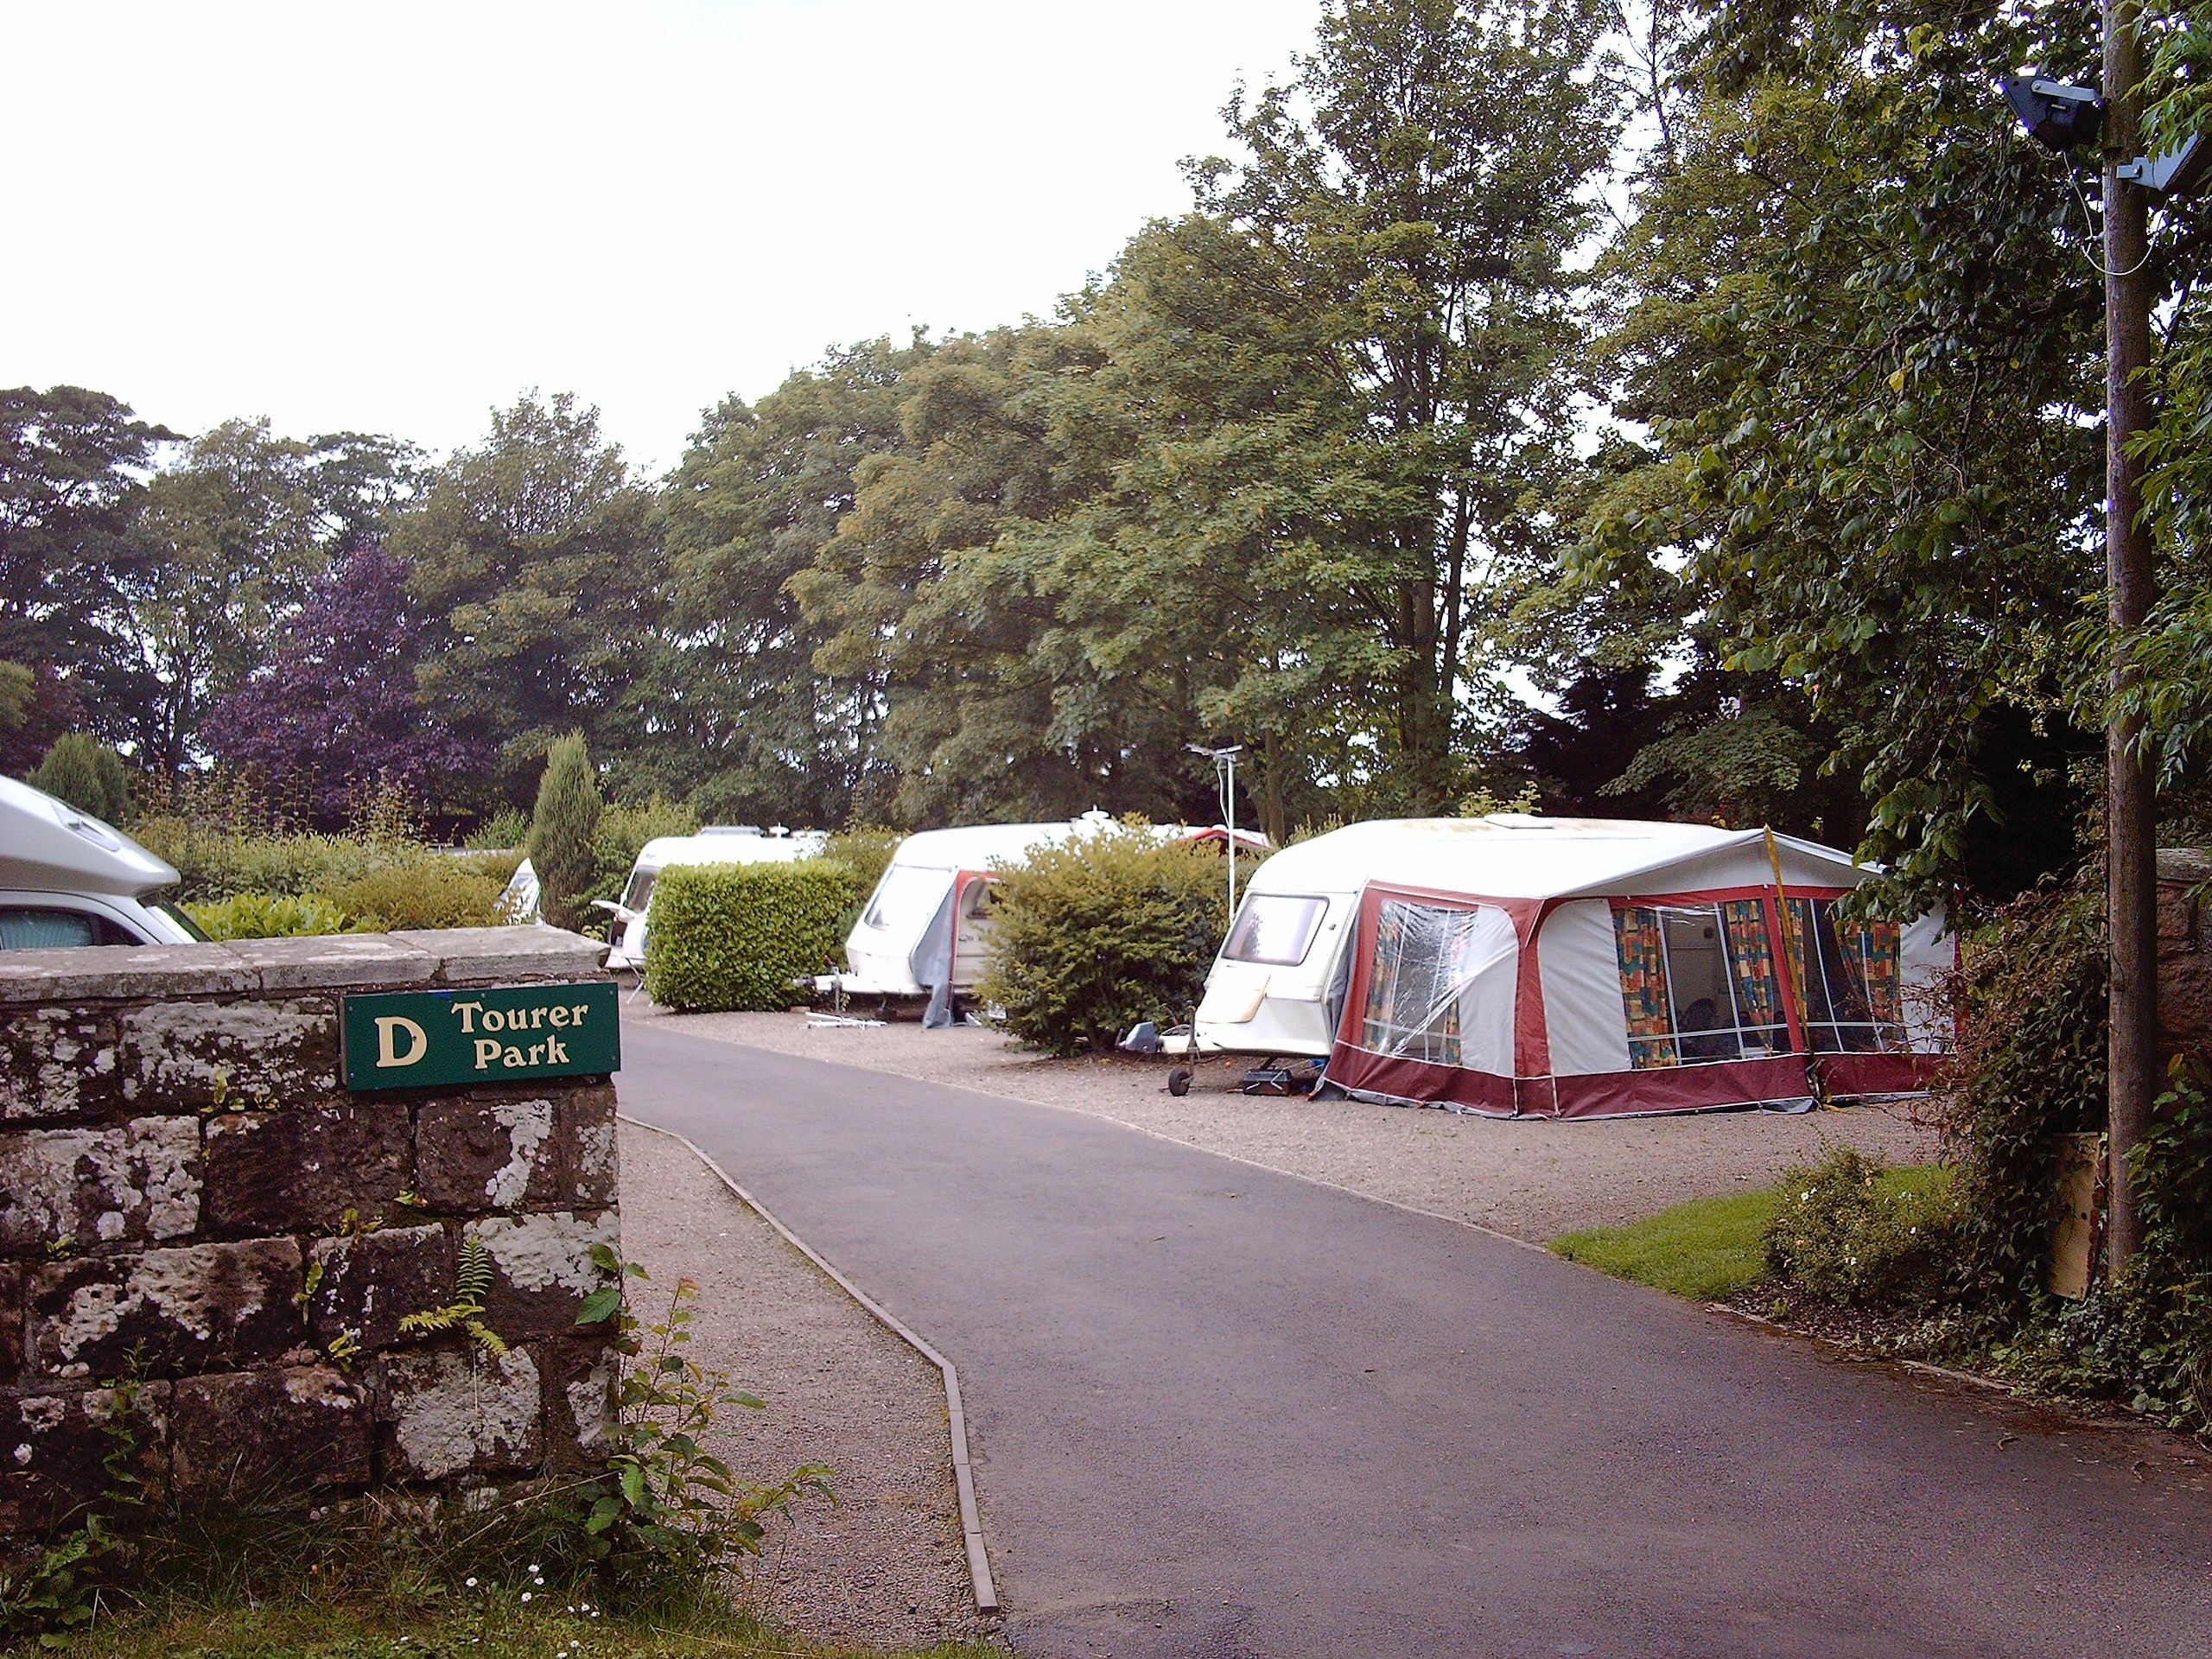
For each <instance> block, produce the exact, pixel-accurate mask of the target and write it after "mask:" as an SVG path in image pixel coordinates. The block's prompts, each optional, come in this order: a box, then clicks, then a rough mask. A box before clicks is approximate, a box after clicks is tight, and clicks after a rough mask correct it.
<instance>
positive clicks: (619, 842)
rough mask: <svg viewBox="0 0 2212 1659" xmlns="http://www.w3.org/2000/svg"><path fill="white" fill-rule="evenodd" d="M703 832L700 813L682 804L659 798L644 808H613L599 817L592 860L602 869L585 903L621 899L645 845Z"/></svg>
mask: <svg viewBox="0 0 2212 1659" xmlns="http://www.w3.org/2000/svg"><path fill="white" fill-rule="evenodd" d="M698 830H699V814H698V813H697V811H696V810H694V809H693V808H691V807H690V806H688V805H685V804H682V803H679V802H674V801H669V800H664V799H663V798H661V797H660V796H658V795H655V796H654V797H653V798H652V799H651V800H649V801H647V802H646V803H645V804H644V805H643V806H637V805H628V806H610V807H608V808H607V810H605V811H603V812H601V814H600V815H599V829H598V830H597V831H596V832H595V833H594V835H593V836H592V838H591V844H592V858H593V861H594V866H595V868H597V870H598V874H597V876H596V878H595V879H594V880H593V882H592V886H591V891H590V892H589V893H586V894H585V895H584V899H585V901H586V902H587V903H588V902H590V901H591V900H592V899H619V898H620V897H621V896H622V889H623V887H626V885H627V884H628V882H629V880H630V871H631V869H632V868H633V867H634V866H635V865H636V864H637V861H638V855H639V852H641V851H643V850H644V848H645V843H646V842H649V841H653V840H656V839H658V837H660V836H690V835H696V834H697V833H698Z"/></svg>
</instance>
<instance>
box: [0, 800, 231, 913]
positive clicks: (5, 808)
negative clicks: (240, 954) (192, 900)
mask: <svg viewBox="0 0 2212 1659" xmlns="http://www.w3.org/2000/svg"><path fill="white" fill-rule="evenodd" d="M176 881H177V873H176V871H175V869H174V868H171V867H170V866H169V865H168V864H167V863H166V862H164V861H162V860H161V859H158V858H156V857H155V856H154V855H152V854H151V853H149V852H148V851H147V850H146V849H144V848H143V847H141V846H140V845H139V844H138V843H137V842H135V841H133V840H131V839H130V836H126V835H124V833H123V832H122V831H121V830H119V829H113V828H111V827H110V826H109V825H107V824H105V823H101V822H100V821H99V819H98V818H95V817H90V816H89V815H87V814H86V813H83V812H79V811H78V810H77V809H76V808H75V807H73V806H71V805H69V804H67V802H66V801H60V800H57V799H55V798H54V797H53V796H51V795H48V794H47V793H45V792H44V791H41V790H36V789H33V788H32V787H31V786H30V785H29V784H23V783H18V782H17V781H16V779H13V778H0V950H53V949H57V948H60V947H63V946H68V945H86V944H190V943H192V942H193V941H194V940H195V939H200V938H206V937H207V936H206V935H205V934H203V933H201V932H200V930H199V929H198V928H196V927H194V925H192V923H191V921H190V920H189V918H187V917H186V916H185V914H184V912H182V911H181V910H179V909H177V908H176V906H174V905H172V904H169V903H168V902H166V901H164V900H162V899H157V898H156V897H155V895H156V893H159V892H160V891H161V890H162V888H163V887H175V885H176Z"/></svg>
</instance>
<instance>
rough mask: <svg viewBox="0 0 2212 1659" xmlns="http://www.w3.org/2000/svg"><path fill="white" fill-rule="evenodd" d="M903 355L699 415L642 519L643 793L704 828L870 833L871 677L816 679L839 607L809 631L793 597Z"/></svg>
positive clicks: (878, 800) (878, 679)
mask: <svg viewBox="0 0 2212 1659" xmlns="http://www.w3.org/2000/svg"><path fill="white" fill-rule="evenodd" d="M929 355H930V347H929V346H927V345H926V344H925V342H923V341H922V340H914V341H912V342H911V343H909V344H907V345H905V346H893V344H892V343H891V342H890V341H889V340H871V341H867V342H864V343H862V344H861V345H858V346H852V347H850V348H849V349H845V350H842V351H836V352H832V353H829V355H828V356H827V357H825V358H824V359H823V361H822V363H821V364H819V365H817V366H816V367H814V368H811V369H807V370H804V371H802V372H798V373H796V374H794V375H792V376H791V378H789V379H787V380H786V381H785V383H784V384H783V385H781V386H779V388H777V390H776V391H773V392H771V393H770V394H769V395H768V396H767V397H764V398H762V399H761V400H760V403H759V404H758V405H757V406H753V407H748V406H747V405H746V404H744V403H743V402H741V400H739V399H737V398H734V397H732V398H729V399H728V400H726V401H725V402H724V403H723V404H721V407H719V408H718V409H716V410H714V411H713V413H712V414H710V415H709V416H708V418H707V421H706V423H705V425H704V426H703V427H702V429H701V431H700V432H699V434H698V435H697V436H696V438H695V439H694V440H693V442H692V444H691V447H690V449H689V450H687V451H686V453H685V454H684V457H683V462H682V464H681V465H680V466H679V467H677V470H676V473H675V474H674V475H673V476H672V477H671V479H670V480H669V482H668V486H667V487H666V489H665V490H664V493H663V494H662V496H661V498H660V499H659V501H658V504H657V505H656V508H655V526H656V529H657V531H658V534H659V536H660V537H662V538H663V542H664V546H665V549H666V555H667V559H668V570H669V579H670V589H669V613H668V622H667V626H666V628H665V630H664V639H663V641H662V645H661V649H660V650H659V651H658V653H657V654H656V656H655V658H654V659H653V663H652V681H653V698H652V720H651V722H650V735H649V737H648V739H647V741H646V745H645V755H646V759H645V763H644V764H645V769H646V770H645V779H644V781H645V783H647V784H649V785H652V786H653V787H658V788H660V789H663V790H664V791H667V792H668V793H670V794H671V795H677V796H683V797H688V798H690V799H691V800H693V801H694V802H696V804H698V806H699V807H700V809H701V810H702V811H704V812H707V813H709V814H710V815H712V816H715V817H735V818H754V819H759V820H761V821H764V822H765V821H766V820H767V819H770V818H775V817H781V818H785V819H788V820H789V821H790V822H791V823H804V824H825V825H834V824H841V823H846V822H848V821H849V820H854V819H859V820H861V821H872V820H873V819H874V818H876V817H880V815H881V814H882V813H883V812H884V811H885V810H887V806H888V803H889V798H890V796H891V793H892V788H893V785H892V782H891V780H890V779H889V778H888V777H887V769H886V766H885V763H884V762H883V761H882V760H881V759H880V756H879V753H878V750H877V743H876V734H877V732H878V729H879V728H880V724H881V721H882V714H883V677H882V674H881V672H880V670H879V668H878V667H877V665H876V664H874V663H872V662H870V661H868V660H867V653H865V652H863V653H861V659H862V660H861V665H860V666H858V667H855V668H854V669H852V670H851V671H843V669H842V664H839V665H837V666H836V667H835V668H833V670H832V671H821V670H817V667H816V665H815V655H816V653H817V652H818V651H820V650H821V649H822V648H823V646H824V645H826V644H827V643H828V642H829V638H830V637H831V635H832V634H833V633H834V632H836V629H837V627H838V626H840V621H839V619H840V618H841V617H842V614H843V609H844V607H843V605H842V601H841V600H838V601H836V602H832V601H833V596H830V595H825V596H824V597H823V600H822V601H818V602H817V605H816V607H814V612H813V614H812V615H809V614H808V613H806V612H805V611H804V610H803V609H802V607H801V605H800V602H799V599H798V594H796V593H795V592H794V588H795V585H796V584H797V583H798V582H799V580H800V579H801V578H802V577H803V576H804V573H806V572H807V571H809V570H810V569H813V567H814V565H815V563H816V561H817V559H818V558H820V556H821V555H822V552H823V548H824V547H826V546H827V545H828V544H829V541H830V538H831V537H834V536H835V535H836V531H837V526H838V524H839V522H840V521H841V520H842V518H844V516H845V515H846V514H847V513H848V512H850V511H851V509H852V505H853V499H854V494H855V490H856V488H857V485H856V482H855V472H856V471H857V470H858V469H859V468H860V467H861V466H862V465H863V464H864V463H866V462H868V461H869V459H870V458H871V457H874V456H878V455H883V454H888V453H890V452H892V451H893V450H894V449H896V448H898V447H899V442H900V429H899V404H900V403H901V402H902V401H903V399H904V398H905V397H906V388H905V386H904V384H903V383H904V377H905V376H906V374H907V373H909V372H912V370H913V369H914V368H915V367H917V366H918V365H920V364H921V363H923V362H925V361H926V360H927V359H928V357H929Z"/></svg>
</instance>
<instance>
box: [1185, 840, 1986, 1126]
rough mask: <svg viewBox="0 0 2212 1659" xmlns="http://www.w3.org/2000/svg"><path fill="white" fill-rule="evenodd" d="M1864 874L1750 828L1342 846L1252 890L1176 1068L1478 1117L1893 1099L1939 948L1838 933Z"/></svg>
mask: <svg viewBox="0 0 2212 1659" xmlns="http://www.w3.org/2000/svg"><path fill="white" fill-rule="evenodd" d="M1874 874H1877V872H1876V871H1875V870H1874V869H1872V868H1869V867H1867V866H1864V865H1859V864H1856V863H1854V862H1853V860H1852V858H1851V856H1850V855H1848V854H1847V853H1843V852H1840V851H1838V850H1837V849H1834V848H1832V847H1823V846H1821V845H1819V844H1818V843H1816V842H1808V841H1801V840H1798V839H1796V837H1794V836H1778V835H1774V834H1772V833H1770V832H1769V831H1766V830H1763V829H1750V830H1728V829H1714V828H1712V827H1710V826H1708V825H1704V824H1684V823H1642V822H1635V821H1629V820H1614V819H1580V818H1541V817H1530V816H1527V815H1524V814H1519V813H1498V814H1495V815H1493V816H1491V817H1487V818H1475V819H1417V820H1402V821H1395V822H1380V823H1359V824H1352V825H1349V826H1347V827H1346V828H1344V829H1338V830H1335V831H1333V832H1332V833H1331V834H1328V835H1325V836H1316V837H1315V838H1314V839H1313V840H1312V841H1309V842H1303V843H1301V844H1300V845H1298V846H1294V847H1291V848H1288V849H1285V850H1284V851H1282V852H1281V853H1278V854H1276V855H1275V856H1274V858H1272V859H1270V860H1269V861H1268V863H1267V864H1266V865H1264V866H1263V867H1262V868H1261V869H1260V870H1259V871H1258V872H1257V874H1255V877H1254V879H1253V881H1252V884H1251V886H1250V887H1249V889H1248V890H1247V893H1246V896H1245V899H1244V901H1243V904H1242V905H1241V906H1239V908H1238V912H1237V916H1236V921H1235V923H1234V925H1232V926H1231V928H1230V933H1229V937H1228V938H1227V939H1226V940H1225V941H1224V944H1223V947H1222V951H1221V954H1220V956H1219V957H1218V958H1217V960H1216V962H1215V963H1214V967H1213V969H1212V972H1211V974H1210V975H1209V976H1208V978H1207V982H1206V994H1205V1000H1204V1001H1202V1002H1201V1003H1200V1004H1199V1007H1198V1017H1197V1020H1196V1021H1195V1022H1194V1024H1195V1029H1194V1032H1193V1046H1195V1048H1196V1049H1197V1050H1198V1052H1216V1053H1242V1054H1258V1055H1268V1056H1282V1057H1289V1056H1294V1055H1302V1056H1308V1057H1319V1056H1324V1055H1325V1056H1326V1057H1327V1062H1328V1063H1327V1068H1326V1072H1325V1076H1326V1078H1327V1080H1328V1081H1329V1082H1330V1083H1332V1084H1335V1085H1336V1086H1337V1087H1338V1088H1340V1089H1343V1090H1346V1091H1348V1092H1350V1093H1352V1094H1355V1095H1358V1096H1362V1097H1364V1098H1371V1099H1383V1100H1394V1101H1400V1102H1405V1103H1427V1104H1448V1105H1452V1106H1454V1107H1456V1108H1458V1109H1464V1110H1470V1111H1478V1112H1486V1113H1496V1114H1499V1115H1515V1114H1519V1113H1524V1112H1543V1113H1546V1114H1549V1115H1556V1116H1614V1115H1619V1114H1624V1113H1635V1112H1646V1111H1700V1110H1712V1109H1719V1108H1725V1107H1728V1106H1732V1105H1745V1104H1756V1103H1802V1102H1803V1101H1805V1100H1808V1099H1810V1098H1815V1097H1826V1096H1859V1095H1870V1094H1883V1095H1887V1094H1907V1093H1912V1092H1915V1091H1916V1090H1920V1089H1922V1088H1924V1087H1925V1086H1926V1079H1927V1077H1928V1076H1929V1073H1930V1068H1931V1066H1932V1065H1933V1057H1934V1056H1935V1055H1936V1054H1937V1053H1938V1052H1941V1050H1942V1047H1943V1046H1944V1044H1945V1042H1946V1041H1947V1040H1948V1032H1947V1029H1946V1027H1945V1022H1944V1021H1943V1020H1942V1018H1941V1016H1940V1014H1938V1013H1937V1011H1936V1009H1935V1007H1934V1002H1933V999H1932V995H1931V993H1930V988H1931V987H1932V985H1933V984H1934V983H1935V982H1936V979H1937V977H1938V976H1940V975H1941V973H1942V970H1943V969H1944V967H1945V966H1946V965H1947V964H1948V963H1949V961H1950V960H1951V959H1952V956H1953V947H1952V942H1951V940H1950V939H1949V938H1948V934H1947V933H1946V931H1945V925H1944V919H1943V917H1942V912H1940V911H1938V912H1931V913H1929V914H1928V915H1925V916H1922V917H1919V918H1915V919H1913V920H1911V921H1910V922H1908V923H1904V924H1902V925H1900V924H1897V923H1894V922H1887V921H1882V920H1878V919H1866V918H1851V917H1850V915H1849V913H1848V912H1841V913H1839V912H1838V910H1837V908H1836V907H1837V906H1838V904H1839V902H1840V900H1841V899H1843V898H1845V897H1846V896H1847V894H1848V893H1850V892H1851V890H1852V889H1853V888H1854V887H1858V886H1859V884H1860V883H1861V882H1863V881H1865V880H1867V879H1869V878H1870V877H1872V876H1873V875H1874Z"/></svg>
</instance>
